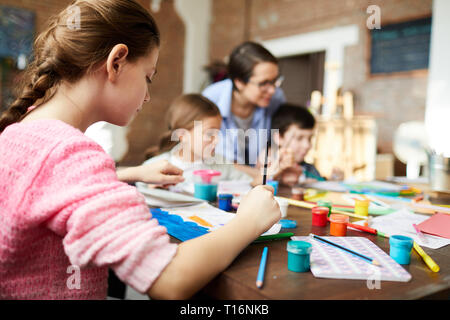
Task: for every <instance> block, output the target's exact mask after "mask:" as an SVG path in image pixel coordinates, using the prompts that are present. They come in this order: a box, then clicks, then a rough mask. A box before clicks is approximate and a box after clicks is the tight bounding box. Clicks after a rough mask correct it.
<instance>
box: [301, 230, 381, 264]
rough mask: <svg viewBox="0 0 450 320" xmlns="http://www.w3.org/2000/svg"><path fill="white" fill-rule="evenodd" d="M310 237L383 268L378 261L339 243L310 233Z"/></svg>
mask: <svg viewBox="0 0 450 320" xmlns="http://www.w3.org/2000/svg"><path fill="white" fill-rule="evenodd" d="M309 236H310V237H312V238H313V239H316V240H318V241H320V242H323V243H326V244H328V245H330V246H333V247H335V248H338V249H341V250H344V251H346V252H348V253H351V254H353V255H354V256H355V257H358V258H361V259H363V260H364V261H367V262H369V263H371V264H373V265H375V266H381V265H380V263H379V262H378V261H376V260H374V259H372V258H369V257H368V256H365V255H363V254H361V253H358V252H355V251H353V250H350V249H347V248H345V247H343V246H340V245H338V244H337V243H334V242H331V241H330V240H326V239H324V238H322V237H319V236H316V235H315V234H312V233H310V234H309Z"/></svg>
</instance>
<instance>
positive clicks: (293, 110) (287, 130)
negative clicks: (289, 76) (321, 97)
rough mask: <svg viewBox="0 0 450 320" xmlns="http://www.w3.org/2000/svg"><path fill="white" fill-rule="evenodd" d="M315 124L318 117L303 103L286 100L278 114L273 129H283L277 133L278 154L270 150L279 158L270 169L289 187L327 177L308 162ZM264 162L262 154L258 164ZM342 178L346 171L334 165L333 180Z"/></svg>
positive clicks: (274, 117) (274, 140) (275, 139)
mask: <svg viewBox="0 0 450 320" xmlns="http://www.w3.org/2000/svg"><path fill="white" fill-rule="evenodd" d="M315 124H316V120H315V119H314V116H313V115H312V114H311V112H309V110H308V109H306V108H305V107H302V106H297V105H294V104H289V103H285V104H283V105H281V106H280V108H279V109H278V110H277V111H276V112H275V113H274V115H273V118H272V129H278V130H279V131H278V133H275V134H274V135H273V143H274V144H273V147H275V146H276V147H277V148H279V149H278V155H276V154H275V155H273V152H272V151H271V152H270V153H271V155H272V156H271V158H272V159H274V158H276V159H278V161H273V164H272V165H271V170H270V171H272V172H277V174H276V175H275V176H274V177H273V178H274V179H276V180H279V181H280V183H282V184H285V185H288V186H293V185H295V184H297V183H308V182H312V181H314V180H319V181H323V180H326V179H325V178H324V177H322V176H321V175H320V173H319V171H318V170H317V169H316V167H315V166H314V165H313V164H310V163H307V162H306V161H305V157H306V155H307V154H308V152H309V150H310V149H311V147H312V144H311V140H312V138H313V136H314V126H315ZM272 149H274V148H272ZM263 161H264V159H262V158H261V157H260V158H259V162H258V167H261V166H262V164H263V163H264V162H263ZM342 178H343V173H342V171H341V170H339V169H337V168H334V169H333V173H332V179H333V180H341V179H342Z"/></svg>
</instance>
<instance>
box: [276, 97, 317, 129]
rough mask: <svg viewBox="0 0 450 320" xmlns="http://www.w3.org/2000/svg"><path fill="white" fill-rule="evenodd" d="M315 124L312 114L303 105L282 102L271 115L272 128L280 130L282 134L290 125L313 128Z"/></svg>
mask: <svg viewBox="0 0 450 320" xmlns="http://www.w3.org/2000/svg"><path fill="white" fill-rule="evenodd" d="M315 124H316V120H315V119H314V116H313V115H312V114H311V112H309V110H308V109H306V108H305V107H303V106H300V105H295V104H291V103H284V104H282V105H281V106H280V108H278V110H277V111H276V112H275V113H274V115H273V117H272V129H278V130H280V136H283V135H284V134H285V133H286V131H287V130H288V129H289V127H290V126H291V125H296V126H298V127H299V128H300V129H313V128H314V126H315Z"/></svg>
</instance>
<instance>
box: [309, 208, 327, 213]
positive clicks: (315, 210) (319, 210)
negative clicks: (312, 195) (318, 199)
mask: <svg viewBox="0 0 450 320" xmlns="http://www.w3.org/2000/svg"><path fill="white" fill-rule="evenodd" d="M328 211H330V209H329V208H327V207H314V208H312V209H311V212H312V213H313V214H328Z"/></svg>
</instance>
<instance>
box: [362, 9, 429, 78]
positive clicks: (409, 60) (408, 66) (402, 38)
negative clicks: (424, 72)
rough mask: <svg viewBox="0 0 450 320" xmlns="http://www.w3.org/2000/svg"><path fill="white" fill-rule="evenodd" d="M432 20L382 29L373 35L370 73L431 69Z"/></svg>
mask: <svg viewBox="0 0 450 320" xmlns="http://www.w3.org/2000/svg"><path fill="white" fill-rule="evenodd" d="M430 39H431V17H428V18H423V19H417V20H411V21H407V22H402V23H395V24H389V25H385V26H382V27H381V29H373V30H371V31H370V42H371V49H370V73H371V74H374V75H376V74H386V73H395V72H405V71H412V70H420V69H428V60H429V54H430Z"/></svg>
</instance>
